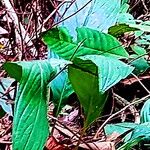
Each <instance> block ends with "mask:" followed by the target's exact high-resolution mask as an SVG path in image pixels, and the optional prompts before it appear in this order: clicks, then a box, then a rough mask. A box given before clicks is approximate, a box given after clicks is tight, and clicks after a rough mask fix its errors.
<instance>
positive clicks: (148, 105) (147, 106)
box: [140, 99, 150, 123]
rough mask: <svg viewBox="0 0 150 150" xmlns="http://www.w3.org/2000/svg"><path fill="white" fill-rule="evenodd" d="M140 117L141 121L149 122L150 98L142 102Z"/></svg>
mask: <svg viewBox="0 0 150 150" xmlns="http://www.w3.org/2000/svg"><path fill="white" fill-rule="evenodd" d="M140 117H141V118H140V120H141V123H145V122H150V99H148V100H147V101H146V102H145V103H144V105H143V107H142V109H141V112H140Z"/></svg>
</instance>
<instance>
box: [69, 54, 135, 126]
mask: <svg viewBox="0 0 150 150" xmlns="http://www.w3.org/2000/svg"><path fill="white" fill-rule="evenodd" d="M132 70H133V67H131V66H128V65H126V64H124V63H123V62H121V61H119V60H117V59H115V58H111V57H105V56H98V55H86V56H81V57H80V58H76V59H74V61H73V65H69V72H68V73H69V79H70V81H71V83H72V86H73V88H74V90H75V92H76V94H77V95H78V97H79V100H80V102H81V105H82V106H83V108H84V112H85V116H86V120H85V126H86V127H87V126H88V125H89V124H90V123H91V122H93V121H94V120H95V119H96V118H97V117H98V116H99V115H100V114H101V112H102V111H103V107H104V104H105V102H106V98H107V96H106V95H107V94H106V91H107V90H108V89H109V88H111V87H112V86H113V85H115V84H116V83H118V82H119V81H120V80H121V79H123V78H125V77H127V75H129V74H130V73H131V72H132Z"/></svg>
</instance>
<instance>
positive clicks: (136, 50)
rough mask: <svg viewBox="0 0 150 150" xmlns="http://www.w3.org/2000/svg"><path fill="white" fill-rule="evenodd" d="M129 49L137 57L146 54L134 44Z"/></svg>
mask: <svg viewBox="0 0 150 150" xmlns="http://www.w3.org/2000/svg"><path fill="white" fill-rule="evenodd" d="M131 49H132V50H133V51H134V52H135V53H136V54H138V55H139V56H141V55H144V54H146V50H145V49H144V48H142V47H140V46H138V45H136V44H134V45H131Z"/></svg>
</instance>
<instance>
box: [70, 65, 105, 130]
mask: <svg viewBox="0 0 150 150" xmlns="http://www.w3.org/2000/svg"><path fill="white" fill-rule="evenodd" d="M68 73H69V79H70V81H71V83H72V86H73V88H74V90H75V92H76V94H77V95H78V98H79V100H80V103H81V105H82V107H83V108H84V114H85V122H84V128H87V127H88V126H89V125H90V124H91V123H92V122H93V121H95V119H96V118H98V117H99V116H100V115H101V113H102V111H103V107H104V105H105V102H106V100H107V93H105V94H102V93H100V92H99V85H98V76H96V75H94V74H91V73H89V72H85V71H83V70H82V69H80V68H76V67H75V66H69V70H68Z"/></svg>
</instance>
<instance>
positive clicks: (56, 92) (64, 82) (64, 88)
mask: <svg viewBox="0 0 150 150" xmlns="http://www.w3.org/2000/svg"><path fill="white" fill-rule="evenodd" d="M50 63H51V65H52V67H53V68H55V70H57V74H58V75H57V76H56V77H55V78H54V79H53V80H52V81H51V82H50V88H51V90H52V96H51V100H52V101H53V103H54V105H55V109H54V115H56V116H57V115H58V114H59V112H60V111H61V108H62V107H63V106H65V105H66V103H67V102H68V97H69V96H70V95H71V94H72V93H73V92H74V90H73V88H72V86H71V83H70V81H69V79H68V72H67V70H66V69H65V70H63V71H62V69H64V67H65V66H66V65H68V64H71V62H69V61H65V60H62V59H55V58H51V59H50Z"/></svg>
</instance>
